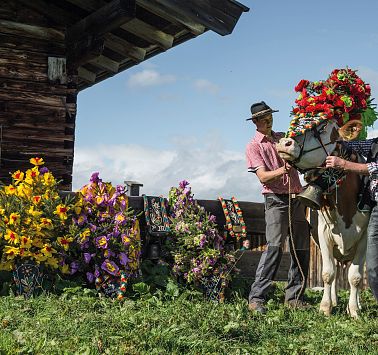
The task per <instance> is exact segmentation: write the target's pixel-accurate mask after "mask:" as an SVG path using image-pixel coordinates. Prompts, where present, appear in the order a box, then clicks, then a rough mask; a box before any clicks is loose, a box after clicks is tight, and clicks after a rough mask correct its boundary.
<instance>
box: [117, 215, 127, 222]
mask: <svg viewBox="0 0 378 355" xmlns="http://www.w3.org/2000/svg"><path fill="white" fill-rule="evenodd" d="M115 220H116V221H117V222H123V221H124V220H125V216H124V215H123V214H121V213H118V214H117V215H116V217H115Z"/></svg>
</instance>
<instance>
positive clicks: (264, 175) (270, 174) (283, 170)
mask: <svg viewBox="0 0 378 355" xmlns="http://www.w3.org/2000/svg"><path fill="white" fill-rule="evenodd" d="M290 169H291V166H290V165H289V164H287V163H285V165H284V166H281V167H280V168H278V169H276V170H266V169H265V168H264V167H261V168H259V169H258V170H257V171H256V175H257V177H258V178H259V180H260V182H261V183H262V184H269V183H270V182H273V181H275V180H277V179H279V178H280V177H282V176H283V175H285V174H287V173H288V171H289V170H290Z"/></svg>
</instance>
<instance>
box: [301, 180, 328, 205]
mask: <svg viewBox="0 0 378 355" xmlns="http://www.w3.org/2000/svg"><path fill="white" fill-rule="evenodd" d="M322 195H323V189H322V188H321V187H320V186H318V185H314V184H310V185H308V186H307V188H306V190H304V191H302V192H301V193H300V194H298V195H297V199H298V200H299V201H300V202H302V204H303V205H305V206H306V207H310V208H312V209H313V210H320V208H321V207H322Z"/></svg>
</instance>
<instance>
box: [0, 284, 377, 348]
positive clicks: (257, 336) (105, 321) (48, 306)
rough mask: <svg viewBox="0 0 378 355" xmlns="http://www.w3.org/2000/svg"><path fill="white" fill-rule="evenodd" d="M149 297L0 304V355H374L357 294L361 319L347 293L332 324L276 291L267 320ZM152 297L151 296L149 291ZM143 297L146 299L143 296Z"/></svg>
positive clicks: (68, 297) (232, 308) (370, 307)
mask: <svg viewBox="0 0 378 355" xmlns="http://www.w3.org/2000/svg"><path fill="white" fill-rule="evenodd" d="M169 284H170V281H168V284H167V287H166V293H171V292H172V293H171V294H172V295H173V296H174V295H177V296H174V298H173V299H172V298H170V299H169V301H168V300H166V298H165V296H164V293H163V291H162V290H159V289H157V291H156V292H155V294H154V295H152V294H151V293H148V292H147V290H149V288H148V285H146V284H144V285H142V284H136V285H134V288H135V289H137V290H138V292H139V293H144V295H145V296H146V297H144V298H141V299H138V300H136V301H132V300H125V301H124V302H123V303H119V302H115V301H113V300H111V299H107V298H99V297H96V296H95V295H94V294H93V293H92V291H93V290H87V289H82V288H80V287H76V288H75V287H72V288H67V289H66V290H65V291H64V293H63V294H62V295H60V296H55V295H50V296H41V297H38V298H31V299H29V300H24V299H23V298H21V297H0V353H4V354H8V353H11V354H16V353H22V354H26V353H33V354H34V353H35V354H377V353H378V350H377V349H378V317H377V315H378V305H377V304H376V303H375V301H374V300H373V297H372V295H371V293H370V292H368V291H364V292H363V293H362V304H363V306H364V308H363V312H362V315H361V319H359V320H351V319H350V318H349V316H348V315H347V314H346V312H345V307H346V304H347V296H348V295H347V293H346V292H342V293H340V296H341V299H340V305H339V306H338V307H336V309H335V312H334V314H333V315H332V316H331V317H325V316H323V315H320V314H319V313H318V307H319V301H320V298H321V294H320V293H318V292H314V291H308V292H307V293H306V296H307V298H308V300H309V301H310V303H311V304H313V307H312V308H311V309H310V310H307V311H295V310H291V309H289V308H287V307H285V306H283V305H282V295H283V293H284V291H283V287H282V285H281V284H279V285H278V287H277V288H276V289H275V292H274V297H273V299H272V300H271V301H270V302H269V303H268V313H267V314H266V315H265V316H261V315H254V314H251V313H250V312H249V311H248V308H247V301H246V300H245V299H244V298H241V297H239V296H235V298H234V299H233V301H232V302H226V303H223V304H218V303H213V302H206V301H204V300H203V297H202V295H201V294H199V293H198V292H195V291H185V292H183V293H181V294H178V293H177V289H175V288H176V287H177V285H174V284H172V286H169ZM149 292H150V290H149ZM147 295H149V296H148V297H147Z"/></svg>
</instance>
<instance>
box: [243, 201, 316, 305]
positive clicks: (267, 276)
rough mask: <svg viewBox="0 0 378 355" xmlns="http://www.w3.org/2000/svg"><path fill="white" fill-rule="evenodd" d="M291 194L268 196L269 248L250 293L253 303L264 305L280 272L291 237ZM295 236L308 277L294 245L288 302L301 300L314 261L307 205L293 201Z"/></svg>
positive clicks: (289, 276)
mask: <svg viewBox="0 0 378 355" xmlns="http://www.w3.org/2000/svg"><path fill="white" fill-rule="evenodd" d="M288 212H289V195H278V194H266V195H265V221H266V241H267V248H266V249H265V251H264V252H263V253H262V255H261V258H260V261H259V265H258V267H257V270H256V277H255V282H254V283H253V284H252V287H251V291H250V294H249V302H264V301H265V300H266V298H267V294H268V292H269V290H270V288H271V285H272V281H273V279H274V277H275V275H276V273H277V270H278V267H279V265H280V262H281V257H282V246H283V244H284V242H285V240H286V237H287V236H288V235H289V214H288ZM291 216H292V217H291V220H292V232H293V233H292V234H293V242H294V247H295V253H296V255H297V258H298V262H299V264H300V267H301V269H302V272H303V274H304V278H305V279H304V280H303V279H302V275H301V272H300V269H299V267H298V262H297V259H296V258H295V255H294V252H293V248H292V245H291V242H290V241H289V245H290V256H291V264H290V269H289V274H288V284H287V287H286V296H285V301H291V300H295V299H301V298H302V297H303V292H304V289H305V286H303V287H302V283H303V282H304V283H306V281H307V274H308V266H309V261H310V251H309V245H310V231H309V225H308V223H307V221H306V218H305V210H304V207H303V205H302V204H301V203H300V202H299V201H298V200H296V199H292V200H291Z"/></svg>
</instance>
